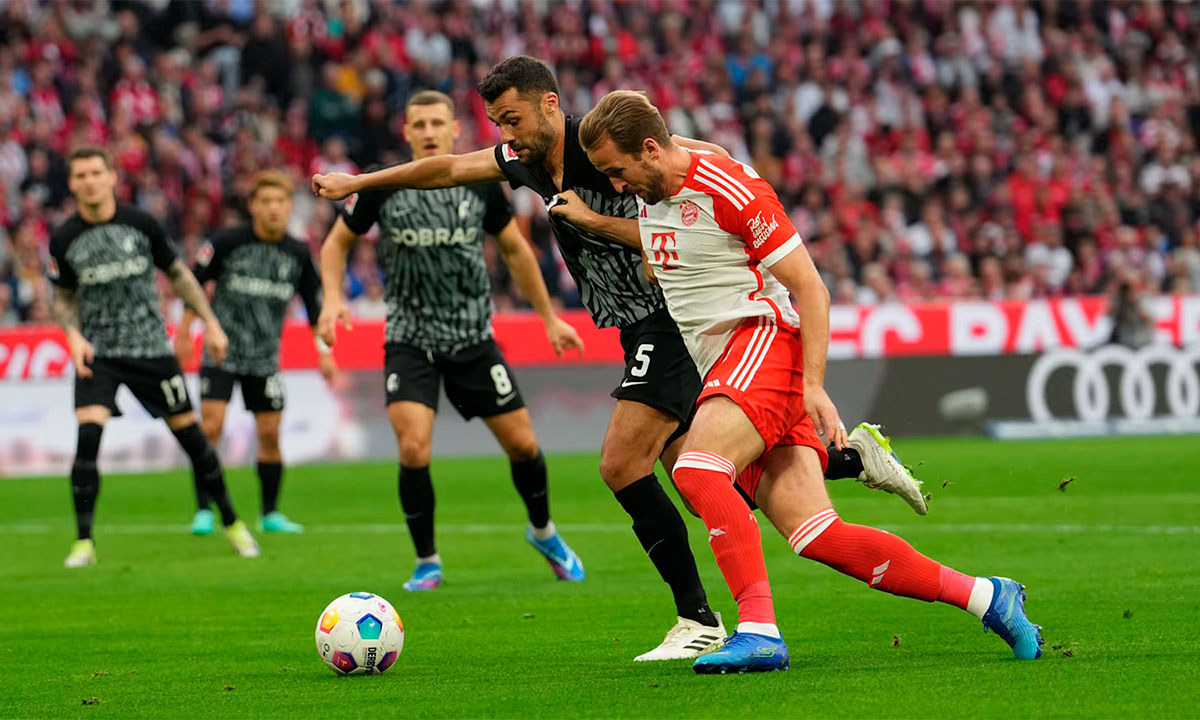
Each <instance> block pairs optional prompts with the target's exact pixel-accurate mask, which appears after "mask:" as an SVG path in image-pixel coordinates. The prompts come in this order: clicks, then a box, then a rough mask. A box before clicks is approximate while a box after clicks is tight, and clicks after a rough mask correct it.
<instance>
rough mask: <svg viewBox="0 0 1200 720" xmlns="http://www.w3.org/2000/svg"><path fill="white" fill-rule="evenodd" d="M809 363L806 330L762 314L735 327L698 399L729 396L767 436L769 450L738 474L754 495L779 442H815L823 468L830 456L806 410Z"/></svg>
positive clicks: (812, 445) (780, 443)
mask: <svg viewBox="0 0 1200 720" xmlns="http://www.w3.org/2000/svg"><path fill="white" fill-rule="evenodd" d="M803 368H804V358H803V355H802V354H801V342H800V332H799V331H798V330H794V329H792V328H789V327H787V326H785V325H777V324H776V323H775V320H774V318H769V317H758V318H751V319H749V320H746V321H745V322H744V323H742V325H741V327H739V328H738V329H737V330H734V332H733V336H732V337H731V338H729V343H728V344H727V345H726V346H725V353H724V354H723V355H722V356H721V359H719V360H717V362H716V364H715V365H713V366H712V368H711V369H710V370H709V371H708V375H706V376H705V378H704V389H703V390H701V391H700V398H699V399H698V400H697V401H696V402H697V404H699V403H703V402H704V401H705V400H706V399H708V398H710V397H717V396H721V397H727V398H729V399H730V400H732V401H733V402H735V403H737V406H738V407H740V408H741V409H742V412H744V413H746V417H747V418H749V419H750V422H752V423H754V428H755V429H756V430H758V434H759V435H760V436H762V439H763V445H764V446H765V449H764V450H763V454H762V455H760V456H759V458H758V459H757V460H755V461H754V462H753V463H751V464H750V465H749V466H748V467H747V468H746V469H745V470H743V471H742V474H741V475H739V476H738V480H737V481H738V485H740V486H741V487H742V489H743V490H745V491H746V494H747V495H749V496H750V499H752V500H753V499H754V491H755V490H756V489H758V481H759V479H760V478H761V477H762V473H763V467H764V465H765V462H766V456H767V455H768V454H769V453H770V452H771V450H772V449H774V448H776V447H779V446H786V445H803V446H805V447H811V448H812V449H814V450H816V452H817V455H818V456H819V457H820V459H821V467H822V468H824V467H825V466H826V464H828V462H829V452H828V451H827V450H826V449H825V443H824V442H822V441H821V438H820V437H819V436H818V435H817V430H816V428H815V427H814V426H813V422H812V418H810V417H809V416H808V413H806V412H805V411H804V384H803V379H804V378H803Z"/></svg>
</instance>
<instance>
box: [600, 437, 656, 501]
mask: <svg viewBox="0 0 1200 720" xmlns="http://www.w3.org/2000/svg"><path fill="white" fill-rule="evenodd" d="M654 460H655V459H654V457H653V456H649V457H646V456H643V454H640V453H634V452H630V451H629V450H628V449H621V450H612V449H610V448H605V449H604V451H603V452H601V454H600V477H601V478H603V480H604V484H605V485H607V486H608V487H609V489H610V490H612V491H613V492H616V491H618V490H620V489H622V488H624V487H626V486H627V485H629V484H630V483H633V482H634V481H636V480H640V479H641V478H644V477H646V476H647V475H649V474H650V473H651V472H653V471H654Z"/></svg>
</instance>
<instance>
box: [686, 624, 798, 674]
mask: <svg viewBox="0 0 1200 720" xmlns="http://www.w3.org/2000/svg"><path fill="white" fill-rule="evenodd" d="M790 666H791V660H790V658H789V657H788V649H787V645H786V644H784V642H783V639H782V638H773V637H767V636H766V635H757V634H755V633H740V632H734V633H733V635H732V636H731V637H729V638H728V639H726V640H725V647H723V648H721V649H720V650H717V651H715V652H710V653H709V654H707V655H701V656H700V657H698V658H696V662H694V663H692V669H693V670H695V671H696V673H697V674H699V675H716V674H721V675H724V674H725V673H746V672H775V671H777V670H787V669H788V667H790Z"/></svg>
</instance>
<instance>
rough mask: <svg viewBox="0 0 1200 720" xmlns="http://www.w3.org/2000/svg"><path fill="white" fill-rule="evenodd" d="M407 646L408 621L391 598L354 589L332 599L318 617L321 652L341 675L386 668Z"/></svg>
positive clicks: (366, 672)
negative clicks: (402, 620)
mask: <svg viewBox="0 0 1200 720" xmlns="http://www.w3.org/2000/svg"><path fill="white" fill-rule="evenodd" d="M403 647H404V623H402V622H400V615H399V614H398V613H397V612H396V610H395V609H394V608H393V607H392V604H391V603H389V602H388V601H387V600H384V599H383V598H381V597H379V596H378V595H372V594H371V593H369V592H352V593H350V594H349V595H343V596H341V597H340V598H338V599H337V600H334V601H333V602H331V603H329V606H328V607H326V608H325V612H323V613H321V617H320V618H319V619H318V620H317V652H318V653H319V654H320V655H321V659H322V660H324V661H325V664H326V665H328V666H329V669H330V670H332V671H333V672H334V673H336V674H338V675H376V674H378V673H382V672H386V671H387V669H388V668H390V667H391V666H392V665H394V664H395V663H396V659H397V658H399V657H400V650H401V648H403Z"/></svg>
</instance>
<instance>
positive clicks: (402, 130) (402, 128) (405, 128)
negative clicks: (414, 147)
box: [400, 118, 412, 145]
mask: <svg viewBox="0 0 1200 720" xmlns="http://www.w3.org/2000/svg"><path fill="white" fill-rule="evenodd" d="M400 134H401V135H403V136H404V142H406V143H408V144H410V145H411V144H412V141H411V140H409V139H408V118H405V119H404V122H403V123H401V124H400Z"/></svg>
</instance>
